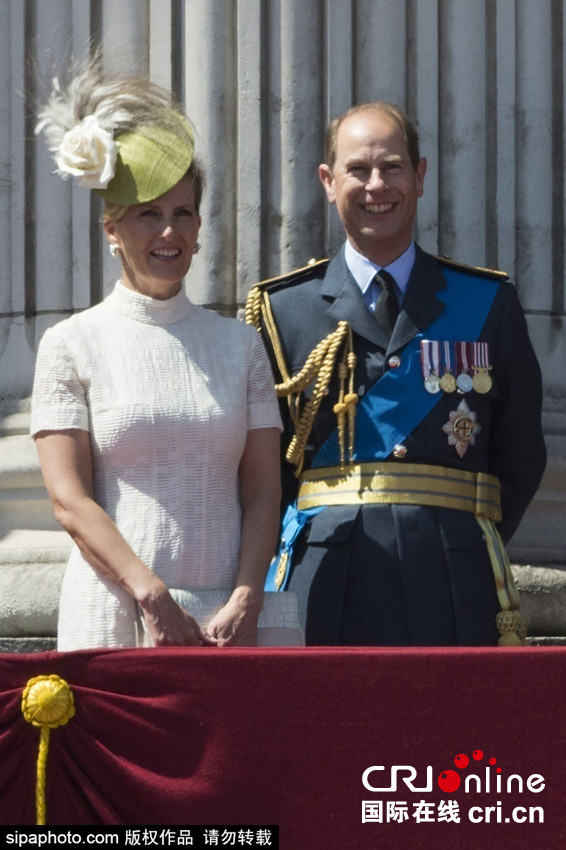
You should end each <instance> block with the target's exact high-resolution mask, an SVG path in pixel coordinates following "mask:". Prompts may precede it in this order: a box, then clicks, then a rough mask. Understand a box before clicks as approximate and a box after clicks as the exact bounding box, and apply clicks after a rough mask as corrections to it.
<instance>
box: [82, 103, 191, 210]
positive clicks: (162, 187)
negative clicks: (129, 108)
mask: <svg viewBox="0 0 566 850" xmlns="http://www.w3.org/2000/svg"><path fill="white" fill-rule="evenodd" d="M172 116H175V119H176V123H177V124H178V127H177V128H172V127H171V126H166V125H165V124H166V123H167V124H169V125H171V123H172V122H171V117H172ZM168 117H169V121H168V122H164V126H160V125H159V124H153V125H146V126H142V127H138V128H137V129H136V130H134V131H133V132H130V133H122V134H121V135H119V136H118V137H117V138H116V146H117V149H118V150H117V154H116V162H115V167H114V168H115V173H114V176H113V177H112V179H111V180H110V181H109V183H108V186H107V188H106V189H98V190H97V192H98V194H99V195H100V196H101V197H102V198H104V200H105V201H106V202H107V203H110V204H124V205H126V204H144V203H147V202H148V201H153V200H155V198H159V197H160V196H161V195H164V194H165V192H168V191H169V189H172V188H173V186H176V185H177V183H178V182H179V180H181V179H182V178H183V177H184V176H185V174H186V173H187V171H188V169H189V167H190V165H191V163H192V161H193V156H194V137H193V134H192V132H191V129H190V127H189V125H188V124H187V123H186V122H185V121H184V120H183V119H182V117H181V116H180V115H179V116H178V117H177V113H171V116H168Z"/></svg>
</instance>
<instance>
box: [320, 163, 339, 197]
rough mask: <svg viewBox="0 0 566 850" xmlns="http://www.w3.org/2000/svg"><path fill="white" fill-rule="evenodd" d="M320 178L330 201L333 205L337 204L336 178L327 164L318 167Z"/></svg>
mask: <svg viewBox="0 0 566 850" xmlns="http://www.w3.org/2000/svg"><path fill="white" fill-rule="evenodd" d="M318 176H319V178H320V182H321V183H322V185H323V186H324V191H325V192H326V197H327V198H328V200H329V201H330V203H331V204H334V203H335V202H336V193H335V191H334V177H333V175H332V171H331V170H330V166H328V165H326V163H324V162H323V163H322V165H319V166H318Z"/></svg>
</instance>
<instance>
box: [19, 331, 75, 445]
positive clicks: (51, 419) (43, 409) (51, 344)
mask: <svg viewBox="0 0 566 850" xmlns="http://www.w3.org/2000/svg"><path fill="white" fill-rule="evenodd" d="M67 428H77V429H79V430H81V431H88V430H90V429H89V413H88V404H87V399H86V392H85V388H84V386H83V384H82V382H81V380H80V378H79V375H78V372H77V366H76V363H75V359H74V357H73V355H72V353H71V351H70V350H69V347H68V345H67V343H66V342H65V340H64V338H63V337H62V335H61V333H60V332H58V331H57V332H56V331H55V329H53V328H50V329H48V330H47V331H46V332H45V334H44V335H43V338H42V340H41V342H40V344H39V348H38V352H37V361H36V366H35V377H34V382H33V393H32V401H31V426H30V431H31V434H32V436H33V435H35V434H37V433H38V432H39V431H63V430H65V429H67Z"/></svg>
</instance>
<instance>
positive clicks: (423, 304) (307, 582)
mask: <svg viewBox="0 0 566 850" xmlns="http://www.w3.org/2000/svg"><path fill="white" fill-rule="evenodd" d="M443 262H444V261H442V260H439V259H438V258H435V257H433V256H431V255H429V254H427V253H425V252H424V251H422V250H421V249H419V248H417V255H416V261H415V265H414V267H413V271H412V273H411V277H410V280H409V284H408V288H407V291H406V295H405V299H404V302H403V304H402V307H401V311H400V314H399V318H398V320H397V324H396V326H395V330H394V333H393V336H392V338H391V340H390V341H389V343H388V342H387V340H386V339H384V337H383V333H382V331H381V329H380V327H379V326H378V324H377V323H376V321H375V319H374V317H373V316H372V315H371V314H370V313H369V311H368V309H367V307H366V306H365V304H364V302H363V299H362V295H361V292H360V290H359V287H358V286H357V284H356V283H355V281H354V280H353V278H352V276H351V274H350V272H349V270H348V268H347V265H346V262H345V259H344V251H343V249H342V250H341V251H340V252H339V253H338V254H337V256H336V257H335V258H334V259H333V260H332V261H331V262H330V263H328V264H320V265H315V266H313V268H312V270H307V271H305V272H303V273H301V274H298V275H296V276H293V275H291V276H289V278H287V279H282V280H280V281H276V282H274V283H273V284H271V285H269V288H268V292H269V300H270V303H271V309H272V313H273V318H274V321H275V324H276V327H277V331H278V334H279V338H280V341H281V347H282V353H283V356H284V358H285V361H286V364H287V368H288V371H289V372H290V373H291V374H295V373H296V372H298V371H299V370H300V368H301V367H302V366H303V364H304V363H305V360H306V358H307V357H308V355H309V353H310V352H311V351H312V349H313V348H314V347H315V346H316V344H317V343H318V342H319V341H320V340H321V339H323V338H324V337H325V336H326V335H327V334H328V333H330V332H331V331H333V330H334V329H335V328H336V326H337V323H338V322H339V321H340V320H347V321H348V322H349V323H350V326H351V328H352V332H353V346H354V351H355V353H356V355H357V365H356V371H355V391H356V392H357V393H358V395H359V396H360V397H363V395H364V394H365V393H366V392H367V391H368V390H369V389H370V388H371V387H372V386H373V385H374V384H375V383H376V381H378V380H379V378H380V377H381V376H382V375H383V373H384V371H385V370H387V369H388V368H391V362H392V361H391V358H392V357H399V358H402V357H403V352H404V350H405V347H406V346H407V344H408V343H409V342H410V341H411V340H412V339H413V338H414V337H415V336H416V335H417V334H418V333H420V332H426V329H427V328H428V327H429V326H430V324H431V323H432V322H433V321H435V319H437V317H438V316H439V315H440V314H441V313H442V311H443V310H444V309H445V305H444V304H443V302H442V301H441V300H440V299H439V298H438V297H437V296H438V294H440V293H441V292H442V290H443V289H444V288H445V287H446V280H445V278H444V276H443ZM459 270H460V271H462V270H463V271H465V272H467V273H469V285H470V287H473V286H474V278H475V277H477V276H478V275H480V276H482V277H483V278H484V279H485V278H488V279H489V280H491V281H492V282H493V287H494V291H495V290H496V291H495V295H494V299H493V303H492V306H491V308H490V310H489V313H488V316H487V319H486V321H485V324H484V326H483V328H482V330H481V333H480V335H479V338H478V339H479V341H485V342H488V344H489V353H490V364H491V366H492V369H491V371H490V376H491V379H492V386H491V389H490V390H489V392H488V393H485V394H479V393H477V392H475V391H472V392H470V393H466V396H465V397H466V401H467V403H468V405H469V407H470V409H471V410H473V411H474V412H475V414H476V417H477V422H478V424H479V426H480V430H479V432H478V433H477V435H476V437H475V444H474V445H469V446H468V448H467V450H466V452H465V454H464V455H463V457H459V455H458V453H457V452H456V450H455V447H454V446H453V445H450V444H449V442H448V438H447V435H446V433H445V431H444V430H443V425H444V424H445V423H446V422H447V421H448V420H449V417H450V413H451V412H452V411H454V410H455V408H456V407H457V405H458V403H459V401H460V400H461V396H458V394H456V393H442V397H441V398H440V399H439V402H438V404H437V405H436V406H435V407H434V408H433V410H432V411H431V412H430V413H429V414H428V415H427V416H425V418H424V419H423V421H422V422H421V423H420V424H419V425H418V426H417V427H416V428H415V429H414V430H413V431H412V432H411V433H410V434H409V435H407V437H406V439H405V440H404V447H405V448H406V454H405V455H404V457H401V458H396V457H393V456H390V457H389V458H387V460H391V461H392V462H394V463H398V464H402V463H411V464H433V465H440V466H444V467H451V468H456V469H462V470H469V471H472V472H487V473H490V474H491V475H494V476H496V477H497V478H498V479H499V481H500V483H501V496H502V520H501V523H500V524H499V531H500V533H501V536H502V538H503V540H504V541H508V540H509V539H510V537H511V536H512V534H513V533H514V531H515V530H516V528H517V526H518V525H519V522H520V520H521V517H522V516H523V513H524V511H525V510H526V508H527V506H528V504H529V502H530V501H531V499H532V497H533V495H534V493H535V491H536V489H537V487H538V485H539V482H540V479H541V477H542V473H543V471H544V467H545V462H546V452H545V446H544V440H543V435H542V429H541V405H542V390H541V375H540V369H539V366H538V363H537V361H536V358H535V355H534V352H533V349H532V346H531V343H530V341H529V337H528V332H527V326H526V322H525V318H524V315H523V311H522V309H521V307H520V304H519V300H518V297H517V294H516V290H515V287H514V286H513V285H512V284H511V283H510V282H509V281H508V280H507V279H506V278H505V276H504V275H502V274H501V273H490V272H487V271H484V270H477V269H473V268H469V269H468V268H463V267H459ZM425 335H426V333H425ZM264 336H265V340H266V345H267V347H268V350H270V351H271V355H272V363H273V367H274V371H275V374H276V381H280V380H281V375H280V374H279V370H278V366H277V361H276V358H275V357H274V355H273V349H272V346H271V342H270V340H269V337H268V335H267V334H264ZM337 387H338V383H337V379H336V377H333V380H332V382H331V384H330V387H329V393H328V395H327V396H326V397H325V398H324V400H323V402H322V404H321V407H320V410H319V412H318V414H317V416H316V419H315V421H314V424H313V428H312V431H311V434H310V437H309V440H308V444H307V448H306V451H305V463H304V468H305V469H308V467H309V465H310V462H311V461H312V458H313V456H314V454H315V453H316V452H317V450H318V449H319V448H320V446H321V445H322V444H323V443H324V442H325V441H326V439H327V438H328V436H329V435H330V434H331V433H332V431H333V430H334V429H335V428H336V415H335V413H334V411H333V407H334V404H335V402H336V399H337ZM311 389H312V388H307V389H306V391H305V394H306V395H307V396H308V394H309V392H310V391H311ZM281 410H282V415H283V419H284V424H285V432H284V436H283V440H284V442H285V444H287V443H288V442H289V440H290V438H291V436H292V433H293V430H294V425H293V423H292V421H291V419H290V416H289V409H288V405H287V403H286V401H285V400H283V401H282V404H281ZM283 479H284V480H283V484H284V493H285V499H286V500H292V499H293V498H294V497H295V496H296V489H297V479H296V478H295V477H294V475H293V470H292V469H291V468H290V467H289V466H288V465H285V466H284V475H283ZM371 541H374V543H372V542H371ZM375 541H377V542H375ZM431 541H432V542H431ZM441 550H442V551H441ZM478 550H481V558H479V560H481V561H482V563H483V566H481V565H480V566H479V567H478V569H477V576H476V575H475V574H474V564H475V563H477V562H478V557H477V555H478ZM427 551H428V554H427ZM457 551H459V552H460V555H462V554H463V553H464V552H465V553H466V555H465V557H464V558H463V559H462V557H454V553H455V552H457ZM425 558H426V559H427V564H428V565H430V569H429V566H426V567H425V568H424V569H423V570H422V572H423V576H420V575H418V577H417V580H416V581H415V573H416V574H418V573H419V570H420V566H419V565H422V564H423V561H424V559H425ZM462 560H465V561H466V564H467V566H465V567H462V566H460V567H459V566H458V563H457V562H458V561H462ZM354 561H355V563H354ZM376 563H379V564H381V565H382V567H383V569H382V570H381V572H382V573H383V574H382V575H381V578H378V579H376V580H375V581H374V580H373V574H374V573H375V572H376V570H375V565H376ZM300 564H301V565H302V567H301V568H299V565H300ZM305 564H306V566H305ZM486 565H487V567H488V566H489V565H488V559H486V554H485V543H483V541H482V537H481V534H480V532H479V527H478V525H477V523H475V521H474V517H473V516H472V515H467V514H464V513H462V512H460V511H454V510H448V509H433V508H420V507H417V508H415V507H409V506H382V505H371V506H369V505H368V506H365V505H364V506H363V507H361V508H360V507H359V506H340V507H331V508H327V509H325V510H324V511H323V512H322V513H321V514H320V515H318V516H316V517H315V518H314V520H313V521H312V523H311V526H310V528H309V530H308V531H307V532H306V533H305V535H304V537H303V540H302V541H301V545H300V546H299V547H298V548H297V552H296V556H295V572H294V573H293V579H292V582H291V586H295V589H298V591H299V593H300V595H301V596H302V597H304V599H303V603H304V606H307V607H308V608H309V611H310V614H309V618H308V619H307V638H308V636H309V629H310V631H311V632H313V634H314V632H316V635H314V639H313V640H310V641H309V642H311V643H312V642H316V643H425V644H426V643H428V644H430V643H443V644H444V643H491V642H494V639H493V636H494V634H495V633H493V634H491V636H490V628H491V626H488V625H486V623H487V620H485V621H482V623H481V624H479V625H478V623H479V620H481V619H482V618H481V617H479V620H478V622H477V623H475V622H472V623H471V625H466V622H467V621H469V620H471V621H474V620H477V611H478V608H481V607H482V606H484V607H485V610H486V611H489V612H490V614H489V622H490V623H491V619H492V617H491V614H492V612H493V610H495V609H496V608H497V604H496V601H495V602H494V599H495V596H494V587H493V577H492V575H491V572H490V570H489V569H488V568H487V572H486ZM380 569H381V568H380ZM466 570H467V571H468V573H469V575H468V577H467V578H465V579H464V580H463V581H460V579H461V577H462V574H463V573H464V572H465V571H466ZM368 571H369V573H371V575H372V579H371V580H369V581H366V580H358V578H357V576H358V573H363V572H365V573H368ZM300 573H302V575H300ZM378 573H379V570H378ZM439 573H442V574H443V576H444V578H443V579H442V580H441V581H437V580H436V577H437V575H438V574H439ZM352 577H354V581H353V584H354V585H355V587H353V586H352ZM476 578H477V581H476ZM391 584H393V585H395V587H394V588H391V587H390V585H391ZM413 585H414V586H413ZM440 585H441V587H440ZM399 588H401V590H400V589H399ZM435 588H436V589H435ZM385 593H389V594H390V595H391V596H392V597H394V596H395V595H397V596H398V597H403V599H402V600H401V601H400V602H399V604H396V603H395V604H393V605H392V611H393V614H392V616H393V617H394V618H396V619H397V620H404V625H403V626H402V627H400V628H397V626H396V625H392V627H391V628H389V627H385V628H384V630H381V629H380V628H377V630H376V632H375V634H373V628H374V626H373V623H371V622H370V623H369V624H368V623H367V620H368V616H366V615H365V614H364V615H363V616H362V618H361V619H362V620H364V621H365V622H366V625H363V624H362V625H361V626H360V627H359V628H358V627H357V626H355V627H353V628H351V627H350V626H349V625H348V621H351V620H352V619H353V618H355V619H358V614H359V610H361V609H360V606H361V608H365V607H367V608H369V609H370V612H371V610H372V605H373V602H374V600H372V595H373V596H375V594H380V595H382V596H383V594H385ZM435 594H436V595H435ZM437 596H439V597H442V601H441V603H440V609H441V610H442V615H441V616H442V617H443V618H444V621H445V622H444V625H441V626H440V627H439V628H436V627H435V626H434V620H435V619H436V618H437V614H438V611H437V607H438V606H437V603H436V598H437ZM408 597H410V598H408ZM454 599H456V602H454ZM331 600H332V601H331ZM354 600H357V601H356V602H355V601H354ZM468 603H469V604H468ZM484 603H485V605H484ZM423 606H424V607H425V608H426V609H427V610H426V613H425V611H424V610H422V609H423ZM494 606H495V607H494ZM311 609H312V611H311ZM449 609H450V610H449ZM329 611H333V612H334V615H333V617H329ZM345 611H346V613H345ZM384 616H385V615H384V612H383V611H382V612H381V614H380V615H379V617H380V618H381V619H383V617H384ZM369 618H370V619H372V615H371V613H370V614H369ZM390 619H391V618H390ZM415 619H416V620H417V621H418V622H416V623H415V622H414V620H415ZM484 619H485V618H484ZM329 620H332V625H330V626H329V625H328V621H329ZM421 620H422V621H423V622H422V623H421ZM309 621H310V623H311V626H309ZM429 621H432V622H433V625H432V626H430V627H429ZM314 623H316V628H315V626H314V625H312V624H314ZM321 624H322V628H321V629H319V626H321ZM366 626H367V628H366ZM476 626H477V628H476ZM364 635H369V636H368V637H366V639H364ZM372 635H373V636H372ZM388 635H390V639H389V638H388Z"/></svg>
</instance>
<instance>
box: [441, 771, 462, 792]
mask: <svg viewBox="0 0 566 850" xmlns="http://www.w3.org/2000/svg"><path fill="white" fill-rule="evenodd" d="M460 782H461V780H460V776H459V774H457V773H456V771H455V770H443V771H442V773H441V774H440V776H439V777H438V787H439V788H440V790H441V791H445V792H446V793H447V794H450V793H452V791H456V789H457V788H459V787H460Z"/></svg>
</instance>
